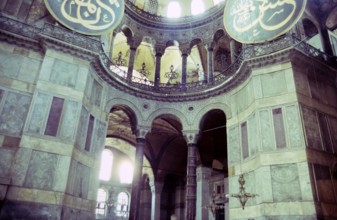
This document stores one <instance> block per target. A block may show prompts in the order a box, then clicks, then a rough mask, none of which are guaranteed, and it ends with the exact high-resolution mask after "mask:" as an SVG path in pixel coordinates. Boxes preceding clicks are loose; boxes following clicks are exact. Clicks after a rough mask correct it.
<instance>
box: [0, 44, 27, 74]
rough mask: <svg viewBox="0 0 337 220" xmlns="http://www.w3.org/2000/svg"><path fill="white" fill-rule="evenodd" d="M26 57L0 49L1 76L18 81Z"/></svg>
mask: <svg viewBox="0 0 337 220" xmlns="http://www.w3.org/2000/svg"><path fill="white" fill-rule="evenodd" d="M23 60H24V57H23V56H18V55H15V54H12V53H9V52H7V51H5V50H1V49H0V76H5V77H9V78H12V79H17V78H18V76H19V71H20V68H21V66H22V63H23Z"/></svg>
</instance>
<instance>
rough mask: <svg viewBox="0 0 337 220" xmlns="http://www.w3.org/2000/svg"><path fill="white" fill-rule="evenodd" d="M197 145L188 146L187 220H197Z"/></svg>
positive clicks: (190, 144)
mask: <svg viewBox="0 0 337 220" xmlns="http://www.w3.org/2000/svg"><path fill="white" fill-rule="evenodd" d="M196 177H197V175H196V145H195V144H194V143H189V144H188V153H187V176H186V180H187V182H186V220H195V215H196V192H197V190H196V189H197V179H196Z"/></svg>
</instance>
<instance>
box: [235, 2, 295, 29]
mask: <svg viewBox="0 0 337 220" xmlns="http://www.w3.org/2000/svg"><path fill="white" fill-rule="evenodd" d="M295 11H296V0H255V1H254V0H238V1H235V4H234V5H233V6H232V8H231V10H230V14H231V16H233V28H234V30H235V31H237V32H239V33H242V32H246V31H248V30H250V29H254V28H255V27H256V26H257V25H260V27H261V28H262V29H264V30H266V31H274V30H277V29H280V28H282V27H283V26H284V25H286V24H287V23H288V22H289V21H290V20H291V19H292V18H293V16H294V14H295ZM281 15H282V19H281V20H280V19H279V18H280V16H281Z"/></svg>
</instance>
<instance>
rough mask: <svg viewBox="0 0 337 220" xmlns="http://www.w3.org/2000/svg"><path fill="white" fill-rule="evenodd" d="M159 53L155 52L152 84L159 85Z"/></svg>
mask: <svg viewBox="0 0 337 220" xmlns="http://www.w3.org/2000/svg"><path fill="white" fill-rule="evenodd" d="M161 56H162V54H161V53H156V67H155V73H154V86H155V87H159V84H160V62H161Z"/></svg>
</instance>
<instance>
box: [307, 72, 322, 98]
mask: <svg viewBox="0 0 337 220" xmlns="http://www.w3.org/2000/svg"><path fill="white" fill-rule="evenodd" d="M308 82H309V87H310V92H311V97H312V98H314V99H317V100H320V98H321V91H320V90H319V86H318V82H317V80H316V78H315V77H314V76H308Z"/></svg>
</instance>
